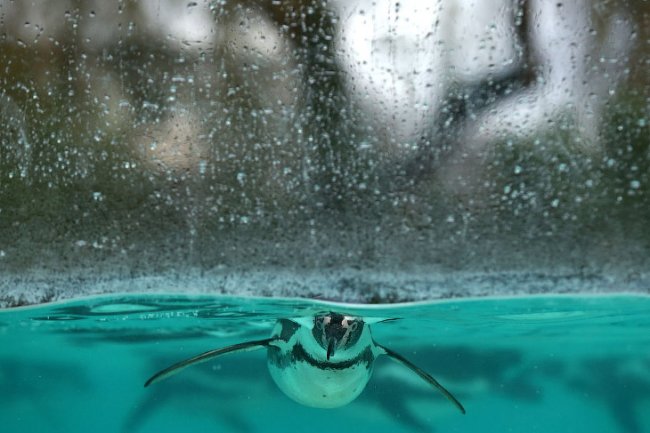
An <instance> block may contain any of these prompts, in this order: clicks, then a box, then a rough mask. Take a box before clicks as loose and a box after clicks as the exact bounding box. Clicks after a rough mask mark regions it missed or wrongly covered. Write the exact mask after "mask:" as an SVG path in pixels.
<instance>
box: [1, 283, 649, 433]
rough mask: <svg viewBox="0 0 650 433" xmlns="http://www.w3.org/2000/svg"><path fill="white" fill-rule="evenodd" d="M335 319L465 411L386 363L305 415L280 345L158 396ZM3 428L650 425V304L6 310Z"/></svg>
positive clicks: (183, 301)
mask: <svg viewBox="0 0 650 433" xmlns="http://www.w3.org/2000/svg"><path fill="white" fill-rule="evenodd" d="M325 311H337V312H341V313H347V314H354V315H360V316H363V317H366V318H368V319H369V320H371V319H372V318H375V319H385V318H398V319H399V320H394V321H387V322H383V323H375V324H373V325H371V329H372V333H373V337H374V339H375V340H376V341H377V342H379V343H381V344H383V345H384V346H387V347H389V348H391V349H393V350H395V351H397V352H399V353H401V354H402V355H404V356H405V357H407V358H409V359H410V360H411V361H413V362H414V363H415V364H417V365H418V366H420V367H422V368H423V369H424V370H426V371H428V372H429V373H431V374H432V375H433V376H434V377H435V378H436V379H438V380H439V381H440V382H441V383H442V384H443V385H444V386H445V387H446V388H448V389H449V390H450V391H451V392H452V393H453V394H454V395H455V396H456V397H458V399H459V400H460V401H461V402H462V403H463V405H464V406H465V408H466V409H467V414H466V415H462V414H460V413H459V412H458V411H457V410H456V408H455V407H454V406H452V405H451V404H449V402H448V401H447V400H445V399H444V397H442V396H441V395H440V394H439V393H437V392H435V391H434V390H433V389H431V388H430V387H429V386H428V385H427V384H426V383H424V382H423V381H421V380H420V379H419V378H418V377H417V376H416V375H415V374H414V373H413V372H412V371H410V370H408V369H406V368H404V367H402V366H401V365H400V364H398V363H396V362H393V361H392V360H390V359H389V358H388V357H381V358H379V359H378V360H377V361H376V362H375V370H374V373H373V377H372V378H371V379H370V382H369V383H368V385H367V387H366V389H365V391H364V392H363V393H362V394H361V395H360V397H359V398H357V399H356V400H355V401H353V402H352V403H350V404H349V405H347V406H344V407H342V408H338V409H314V408H309V407H303V406H301V405H299V404H297V403H295V402H293V401H292V400H290V399H289V398H287V397H286V396H285V395H284V394H282V392H281V391H280V390H279V389H278V388H277V387H276V386H275V384H274V383H273V381H272V380H271V378H270V376H269V373H268V371H267V367H266V352H265V350H258V351H254V352H246V353H237V354H230V355H227V356H224V357H222V358H218V359H215V360H213V361H212V362H207V363H204V364H201V365H197V366H193V367H190V368H188V369H187V370H185V371H183V372H182V373H180V374H178V375H177V376H174V377H171V378H169V379H167V380H165V381H162V382H160V383H156V384H154V385H152V386H150V387H148V388H144V387H143V384H144V382H145V380H146V379H147V378H148V377H149V376H151V375H152V374H153V373H155V372H156V371H158V370H160V369H161V368H164V367H167V366H168V365H170V364H171V363H174V362H176V361H179V360H181V359H184V358H187V357H190V356H192V355H195V354H198V353H201V352H203V351H205V350H209V349H213V348H217V347H223V346H227V345H230V344H235V343H239V342H242V341H248V340H256V339H263V338H266V337H268V336H269V335H270V332H271V329H272V327H273V325H274V324H275V321H276V320H277V319H278V318H293V317H310V316H312V315H314V314H317V313H320V312H325ZM0 426H1V427H0V431H2V432H4V433H10V432H66V433H73V432H84V433H86V432H93V433H100V432H157V433H161V432H163V433H164V432H182V431H183V432H184V431H188V432H189V431H191V432H244V433H245V432H250V433H255V432H291V431H296V432H299V431H310V432H319V431H322V432H335V431H354V432H355V433H357V432H373V433H376V432H396V431H404V432H590V433H599V432H602V433H612V432H623V433H643V432H648V431H650V297H642V296H598V297H576V296H566V297H565V296H555V297H520V298H505V299H490V298H483V299H470V300H461V301H458V300H451V301H444V302H432V303H418V304H401V305H392V306H381V307H377V306H359V305H345V304H332V303H322V302H311V301H306V300H290V299H268V298H267V299H251V298H220V297H207V296H203V297H186V296H168V295H165V296H156V295H146V296H133V295H129V296H111V297H96V298H88V299H83V300H77V301H71V302H65V303H58V304H50V305H45V306H39V307H30V308H20V309H13V310H3V311H0Z"/></svg>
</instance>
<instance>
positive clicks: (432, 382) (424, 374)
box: [375, 343, 465, 414]
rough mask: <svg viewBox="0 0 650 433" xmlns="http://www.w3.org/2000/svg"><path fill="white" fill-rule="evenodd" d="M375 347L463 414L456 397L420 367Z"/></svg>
mask: <svg viewBox="0 0 650 433" xmlns="http://www.w3.org/2000/svg"><path fill="white" fill-rule="evenodd" d="M375 344H376V343H375ZM377 346H378V347H379V348H380V349H381V350H383V351H384V353H385V354H386V355H388V356H390V357H391V358H392V359H394V360H395V361H398V362H400V363H401V364H402V365H404V366H406V367H408V368H409V369H411V370H412V371H413V372H415V374H417V375H418V376H420V377H421V378H422V379H424V380H425V381H426V382H427V383H429V384H430V385H431V386H433V387H434V388H436V389H437V390H438V391H440V392H441V393H442V395H444V396H445V397H446V398H447V400H449V401H450V402H451V403H453V404H454V406H456V407H457V408H458V410H460V412H461V413H462V414H465V408H464V407H463V405H462V404H461V403H460V402H459V401H458V400H457V399H456V397H454V396H453V395H452V394H451V392H449V391H447V390H446V389H445V387H444V386H442V385H440V383H438V381H437V380H435V379H434V378H433V376H431V375H430V374H429V373H427V372H426V371H424V370H422V369H421V368H420V367H418V366H417V365H415V364H413V363H412V362H411V361H409V360H408V359H406V358H404V357H403V356H402V355H400V354H399V353H397V352H394V351H392V350H390V349H389V348H387V347H384V346H381V345H379V344H377Z"/></svg>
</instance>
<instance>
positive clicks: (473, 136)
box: [0, 0, 650, 306]
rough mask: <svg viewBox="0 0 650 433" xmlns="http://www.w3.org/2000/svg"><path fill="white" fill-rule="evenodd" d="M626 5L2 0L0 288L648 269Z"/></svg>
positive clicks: (497, 287)
mask: <svg viewBox="0 0 650 433" xmlns="http://www.w3.org/2000/svg"><path fill="white" fill-rule="evenodd" d="M648 29H650V3H649V2H646V1H641V0H629V1H616V2H614V1H609V0H574V1H571V2H558V1H550V0H497V1H494V2H490V3H489V5H487V3H486V2H480V1H472V0H452V1H444V2H443V1H431V2H418V1H408V0H406V1H404V0H402V1H399V2H398V1H392V0H376V1H370V0H354V1H344V0H331V1H308V0H290V1H275V0H247V1H227V0H217V1H186V2H179V1H173V0H141V1H128V0H125V1H117V0H116V1H111V2H106V1H99V0H84V1H81V0H69V1H66V0H55V1H47V2H45V1H36V0H35V1H30V0H17V1H10V0H0V125H1V129H0V305H2V306H15V305H22V304H26V303H33V302H43V301H49V300H56V299H61V298H65V297H71V296H76V295H81V294H91V293H106V292H113V291H170V290H171V291H178V290H184V291H193V292H215V293H228V294H246V295H250V294H254V295H264V296H273V295H275V296H310V297H318V298H324V299H337V300H345V301H363V302H392V301H404V300H415V299H432V298H439V297H450V296H473V295H489V294H516V293H541V292H561V293H564V292H602V291H636V292H645V293H648V292H649V291H650V196H649V195H648V187H649V186H650V128H649V126H648V122H649V121H650V73H649V71H650V57H649V54H650V42H649V41H650V31H649V30H648Z"/></svg>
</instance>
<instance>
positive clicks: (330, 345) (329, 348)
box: [327, 337, 336, 361]
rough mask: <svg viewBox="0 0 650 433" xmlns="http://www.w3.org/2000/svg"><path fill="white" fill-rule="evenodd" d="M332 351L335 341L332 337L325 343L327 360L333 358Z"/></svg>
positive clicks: (334, 347)
mask: <svg viewBox="0 0 650 433" xmlns="http://www.w3.org/2000/svg"><path fill="white" fill-rule="evenodd" d="M334 349H336V339H335V338H334V337H330V339H329V341H328V342H327V360H328V361H329V360H330V356H334Z"/></svg>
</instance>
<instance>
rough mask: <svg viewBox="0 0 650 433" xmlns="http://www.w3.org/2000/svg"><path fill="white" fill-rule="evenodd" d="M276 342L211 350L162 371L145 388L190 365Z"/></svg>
mask: <svg viewBox="0 0 650 433" xmlns="http://www.w3.org/2000/svg"><path fill="white" fill-rule="evenodd" d="M274 340H275V338H265V339H264V340H256V341H247V342H245V343H239V344H233V345H232V346H228V347H222V348H220V349H214V350H209V351H207V352H204V353H202V354H200V355H196V356H194V357H192V358H190V359H186V360H184V361H180V362H177V363H176V364H174V365H171V366H169V367H167V368H165V369H164V370H160V371H159V372H158V373H156V374H154V375H153V376H151V377H150V378H149V380H147V381H146V382H145V384H144V386H145V388H146V387H147V386H149V385H151V384H152V383H156V382H160V381H161V380H163V379H167V378H168V377H170V376H173V375H175V374H176V373H179V372H180V371H181V370H183V369H185V368H187V367H189V366H190V365H194V364H199V363H201V362H205V361H209V360H211V359H212V358H216V357H217V356H221V355H225V354H227V353H235V352H246V351H249V350H255V349H260V348H262V347H268V345H269V344H270V343H271V342H273V341H274Z"/></svg>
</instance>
